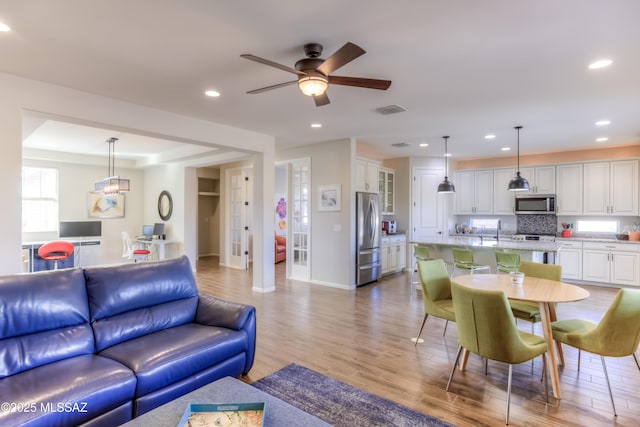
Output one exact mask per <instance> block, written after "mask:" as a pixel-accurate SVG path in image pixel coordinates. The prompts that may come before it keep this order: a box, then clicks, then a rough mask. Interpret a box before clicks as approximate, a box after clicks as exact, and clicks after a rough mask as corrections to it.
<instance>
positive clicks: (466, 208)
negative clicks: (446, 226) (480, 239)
mask: <svg viewBox="0 0 640 427" xmlns="http://www.w3.org/2000/svg"><path fill="white" fill-rule="evenodd" d="M454 177H455V179H454V181H453V184H454V185H455V186H456V197H455V201H456V213H457V214H459V215H474V214H484V215H486V214H491V213H493V170H477V171H461V172H456V173H455V174H454Z"/></svg>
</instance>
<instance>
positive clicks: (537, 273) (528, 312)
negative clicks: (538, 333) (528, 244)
mask: <svg viewBox="0 0 640 427" xmlns="http://www.w3.org/2000/svg"><path fill="white" fill-rule="evenodd" d="M518 271H520V272H522V273H524V275H525V276H529V277H537V278H539V279H548V280H555V281H556V282H560V281H562V266H561V265H556V264H542V263H539V262H532V261H520V266H519V268H518ZM509 302H510V303H511V310H512V311H513V315H514V316H515V317H516V318H517V319H522V320H526V321H527V322H531V332H532V333H533V326H534V324H535V323H537V322H540V306H539V305H538V304H537V303H535V302H528V301H514V300H510V301H509Z"/></svg>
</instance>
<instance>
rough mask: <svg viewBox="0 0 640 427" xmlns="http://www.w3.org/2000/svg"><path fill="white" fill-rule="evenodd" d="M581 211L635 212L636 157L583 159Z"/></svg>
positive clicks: (612, 213)
mask: <svg viewBox="0 0 640 427" xmlns="http://www.w3.org/2000/svg"><path fill="white" fill-rule="evenodd" d="M583 200H584V202H583V211H584V214H585V215H620V216H637V215H638V161H637V160H624V161H618V162H599V163H585V165H584V196H583Z"/></svg>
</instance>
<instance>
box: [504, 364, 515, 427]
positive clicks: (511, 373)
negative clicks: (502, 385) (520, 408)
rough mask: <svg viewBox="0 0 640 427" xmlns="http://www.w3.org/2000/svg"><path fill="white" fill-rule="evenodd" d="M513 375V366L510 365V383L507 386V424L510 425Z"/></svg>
mask: <svg viewBox="0 0 640 427" xmlns="http://www.w3.org/2000/svg"><path fill="white" fill-rule="evenodd" d="M512 375H513V365H512V364H511V363H509V383H508V385H507V415H506V418H505V424H507V425H509V408H510V406H511V377H512Z"/></svg>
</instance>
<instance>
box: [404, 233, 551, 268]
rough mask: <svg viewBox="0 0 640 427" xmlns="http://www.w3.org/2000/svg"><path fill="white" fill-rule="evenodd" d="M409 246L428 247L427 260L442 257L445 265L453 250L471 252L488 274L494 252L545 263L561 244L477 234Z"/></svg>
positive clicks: (419, 242)
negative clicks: (510, 253)
mask: <svg viewBox="0 0 640 427" xmlns="http://www.w3.org/2000/svg"><path fill="white" fill-rule="evenodd" d="M410 243H412V244H414V243H417V244H421V245H426V246H428V247H429V255H430V256H431V258H442V259H443V260H444V262H446V263H447V264H449V265H453V251H452V249H453V248H454V247H455V248H468V249H472V250H473V256H474V261H475V262H476V263H477V264H486V265H490V266H491V271H492V272H495V271H496V257H495V250H496V249H502V250H508V251H513V252H517V253H519V254H520V259H521V260H524V261H535V262H545V259H551V260H556V259H557V257H556V254H557V253H558V252H559V251H560V248H562V242H540V241H535V240H524V241H515V240H511V239H510V238H509V237H504V238H500V239H499V240H496V239H495V237H486V236H478V235H464V236H442V237H438V236H434V237H426V238H422V239H420V240H417V241H411V242H410ZM545 254H546V255H545ZM550 255H551V256H550Z"/></svg>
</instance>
